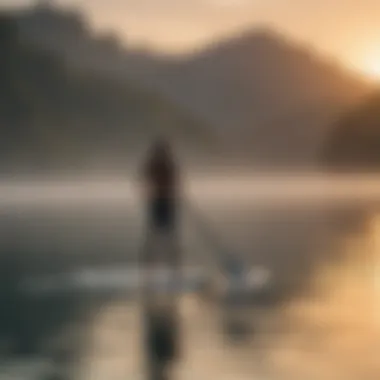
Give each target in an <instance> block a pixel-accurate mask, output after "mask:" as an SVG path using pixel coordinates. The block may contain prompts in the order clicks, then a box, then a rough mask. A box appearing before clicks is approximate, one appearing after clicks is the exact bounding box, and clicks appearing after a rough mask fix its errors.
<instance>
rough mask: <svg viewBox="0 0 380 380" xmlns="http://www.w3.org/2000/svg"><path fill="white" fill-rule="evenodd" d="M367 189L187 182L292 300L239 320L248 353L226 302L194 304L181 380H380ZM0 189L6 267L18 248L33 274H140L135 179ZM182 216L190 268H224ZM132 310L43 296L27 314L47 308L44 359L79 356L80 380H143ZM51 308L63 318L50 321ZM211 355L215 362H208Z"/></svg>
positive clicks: (337, 182) (372, 183) (104, 299)
mask: <svg viewBox="0 0 380 380" xmlns="http://www.w3.org/2000/svg"><path fill="white" fill-rule="evenodd" d="M264 178H265V179H264ZM357 179H358V178H356V181H355V178H354V179H353V178H337V177H335V178H331V177H324V178H322V179H321V177H320V176H319V177H318V176H311V175H309V176H305V175H300V176H292V177H290V176H288V177H285V176H271V177H269V176H266V177H265V176H262V175H261V176H258V177H257V178H254V177H252V178H249V179H248V178H239V179H238V178H232V177H229V178H208V179H202V180H200V179H194V178H193V179H192V180H191V181H188V182H187V187H186V188H185V189H184V193H186V196H187V199H191V202H192V205H193V206H194V207H196V208H197V209H199V210H201V212H202V214H203V216H204V218H205V219H206V220H207V223H209V224H210V225H211V226H212V228H213V229H215V231H217V235H218V236H220V237H222V238H223V239H224V240H225V241H227V242H228V245H229V246H230V247H232V249H233V250H234V251H235V252H236V255H239V257H241V258H242V260H244V263H245V264H246V265H252V266H253V265H263V266H265V267H267V268H270V270H271V271H272V272H273V275H274V282H273V289H272V291H273V292H274V293H275V294H278V296H279V297H280V298H283V301H284V300H285V302H283V301H281V303H277V301H275V302H274V303H272V304H268V306H266V307H263V306H260V307H259V306H254V305H253V306H251V307H249V308H248V309H246V310H245V311H244V312H243V311H241V315H242V316H243V315H244V317H242V318H246V319H248V320H249V321H250V323H251V324H252V326H253V331H254V333H253V335H252V337H250V339H249V341H248V342H249V343H246V344H245V345H243V346H235V345H231V343H228V339H227V338H226V336H225V334H226V332H224V328H223V320H224V318H225V311H223V307H222V306H221V305H220V304H219V301H218V298H211V299H209V301H207V303H204V301H202V300H201V299H198V300H197V298H196V297H195V298H194V297H192V296H186V297H184V298H183V300H182V310H183V316H182V318H183V330H184V332H183V334H184V340H183V342H184V344H185V346H186V349H185V352H186V359H184V361H183V362H182V364H180V365H179V368H178V371H179V374H178V376H177V378H178V379H182V378H187V377H186V376H187V373H186V371H188V370H186V368H192V371H193V372H192V374H193V375H194V374H195V373H197V374H198V375H199V378H207V376H222V373H223V374H224V376H225V377H224V378H236V376H241V378H242V379H244V378H252V376H258V377H259V378H263V379H266V378H270V377H269V376H275V378H276V379H280V380H282V379H284V380H285V379H300V380H301V379H305V378H307V379H314V378H315V379H317V378H321V377H320V376H323V378H326V379H330V378H331V379H340V378H341V379H343V378H345V379H346V378H350V377H349V376H351V378H352V379H355V378H358V377H357V376H359V375H360V376H362V378H365V379H369V380H371V379H376V375H377V374H378V373H379V368H378V364H377V359H376V357H377V356H376V355H375V353H378V347H377V346H376V344H377V343H376V342H377V337H378V325H377V323H378V319H376V317H375V316H376V310H375V309H376V301H378V298H377V297H380V295H379V294H378V293H376V292H377V290H376V288H375V283H376V277H377V274H376V272H375V261H376V253H377V251H378V250H379V249H380V248H378V247H376V246H375V245H374V240H373V238H374V237H375V236H376V235H377V228H379V227H377V226H378V222H377V220H378V218H379V215H380V213H379V214H378V212H377V210H376V205H377V204H378V199H377V196H376V195H377V194H380V192H378V191H377V190H378V189H379V184H380V181H379V180H378V179H377V178H366V179H365V180H362V182H359V181H358V180H357ZM0 190H1V191H0V201H1V204H2V214H1V223H2V225H3V226H4V227H5V228H3V234H2V239H1V241H2V243H1V244H2V246H3V247H2V252H3V254H2V257H4V254H5V256H6V253H7V252H15V253H13V260H14V263H19V264H20V263H21V264H23V266H25V264H26V263H27V273H28V274H29V275H33V276H37V278H38V276H46V275H47V274H50V275H53V277H54V276H58V274H60V273H65V272H72V273H74V272H75V271H77V272H78V271H79V272H80V271H86V270H89V269H94V268H95V269H96V268H97V269H100V270H102V268H103V270H110V271H111V272H112V270H115V269H116V268H117V270H119V273H120V271H122V270H124V269H123V268H125V271H126V272H127V271H128V268H129V269H130V268H135V267H136V264H137V263H138V255H139V252H140V249H141V243H142V241H143V239H144V207H143V206H144V205H143V195H142V194H140V193H139V190H140V189H139V187H138V186H136V183H134V182H133V181H129V182H128V181H120V180H119V181H115V180H112V181H111V180H107V181H101V180H97V181H94V180H91V181H81V182H79V181H78V182H76V181H72V182H70V181H65V182H46V181H45V182H42V181H41V182H37V181H36V182H30V183H26V182H17V181H13V182H8V183H5V182H3V183H2V184H1V185H0ZM339 200H341V201H342V202H338V201H339ZM183 214H184V215H183V224H182V227H183V235H182V236H183V250H184V251H183V252H184V255H185V268H201V269H204V268H206V269H207V270H209V269H210V268H216V264H217V255H216V253H215V252H213V250H212V248H211V247H207V246H205V244H204V242H203V241H202V239H201V237H200V236H198V235H197V234H196V232H195V231H194V226H193V225H192V222H191V220H189V217H188V216H186V215H185V214H186V212H185V211H184V213H183ZM358 221H359V222H358ZM358 252H359V253H358ZM107 268H108V269H107ZM21 269H22V268H21ZM21 269H20V270H21ZM22 270H25V269H22ZM215 270H216V269H215ZM111 272H110V273H111ZM210 272H211V270H210ZM110 275H111V274H110ZM54 298H56V300H55V301H54ZM136 301H137V300H136V299H135V298H134V296H132V297H131V296H130V295H129V296H127V292H124V291H123V292H122V293H120V292H119V291H117V290H108V291H107V292H103V291H99V292H98V294H97V292H95V293H94V292H88V291H87V292H83V291H82V292H79V291H74V293H73V292H71V293H70V292H69V293H67V294H66V293H62V292H58V293H57V294H56V295H55V296H54V295H50V296H49V297H48V298H46V296H44V297H41V298H40V297H37V298H33V300H32V301H31V305H34V308H35V309H36V310H39V308H40V312H39V313H38V312H37V311H36V314H35V315H34V316H32V317H30V318H32V319H33V321H34V322H33V323H34V324H36V323H37V322H36V321H38V320H39V321H40V323H39V324H41V323H42V324H46V321H48V320H53V322H51V324H52V328H51V329H50V330H49V331H44V330H43V329H41V327H38V328H37V327H34V328H35V329H36V331H39V334H40V337H42V339H39V343H38V345H37V346H35V347H34V349H33V351H34V355H35V357H41V358H43V357H45V355H46V353H49V352H51V351H50V349H49V348H48V347H51V345H53V346H54V347H61V348H62V347H63V346H65V347H69V348H70V350H71V351H72V350H74V352H75V354H74V356H77V357H79V358H80V359H77V360H75V363H74V362H71V364H70V365H69V366H70V368H71V370H72V371H74V369H73V368H75V371H74V372H75V376H74V375H73V376H74V377H72V378H75V379H80V380H82V379H83V380H86V379H90V378H93V376H94V373H98V376H103V378H104V377H105V376H106V377H109V376H113V375H114V376H116V377H117V376H120V377H122V376H124V375H125V376H127V375H128V374H129V375H132V374H133V373H135V374H137V373H140V371H141V368H142V367H141V366H142V364H141V354H140V353H139V352H140V351H139V348H138V347H140V345H141V341H140V335H139V331H140V330H139V323H140V322H139V308H138V302H136ZM51 302H55V304H56V305H57V306H56V308H57V314H60V316H59V318H58V319H57V317H55V318H53V317H52V315H51V313H50V312H49V313H47V312H46V307H48V308H49V309H50V308H51V307H52V306H51ZM38 305H40V306H38ZM41 305H42V306H41ZM43 305H46V306H45V308H44V306H43ZM59 305H61V306H60V307H59ZM227 314H228V310H227ZM28 322H30V321H28ZM39 324H37V325H39ZM206 326H207V327H206ZM73 329H74V330H73ZM65 331H66V332H65ZM68 331H76V333H74V334H76V335H77V337H78V339H79V340H80V341H81V343H82V344H81V345H80V346H76V347H75V349H74V347H72V346H73V342H71V343H70V340H69V342H67V339H63V337H64V336H65V335H67V334H68ZM42 332H43V333H42ZM78 332H80V334H79V333H78ZM62 334H63V335H62ZM78 334H79V335H78ZM37 335H38V334H37ZM120 336H122V337H123V339H121V338H120ZM79 337H80V338H79ZM30 339H31V338H30V337H29V338H28V340H30ZM32 340H33V339H32ZM51 341H53V342H55V343H54V344H53V343H51ZM48 342H50V343H48ZM57 342H58V343H57ZM91 342H92V343H91ZM202 347H207V354H206V353H204V354H203V357H200V355H201V354H200V353H201V351H202ZM369 351H370V353H369ZM202 352H203V351H202ZM47 355H48V356H49V355H50V354H47ZM353 358H354V359H355V360H353ZM206 362H207V365H206ZM181 368H182V369H181ZM181 371H182V372H181ZM91 374H92V375H91ZM117 374H119V375H117ZM354 374H355V376H356V377H355V376H354ZM228 375H230V377H228ZM260 376H261V377H260ZM318 376H319V377H318ZM371 376H372V377H371ZM100 378H101V377H100ZM220 378H223V377H220Z"/></svg>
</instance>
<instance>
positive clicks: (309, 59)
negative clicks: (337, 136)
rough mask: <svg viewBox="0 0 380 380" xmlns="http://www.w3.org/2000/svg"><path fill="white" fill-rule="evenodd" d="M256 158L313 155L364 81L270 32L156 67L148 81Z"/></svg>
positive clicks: (296, 159) (289, 159)
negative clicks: (333, 122) (160, 67)
mask: <svg viewBox="0 0 380 380" xmlns="http://www.w3.org/2000/svg"><path fill="white" fill-rule="evenodd" d="M151 81H152V82H153V83H155V86H156V87H157V88H159V89H160V90H161V91H162V92H163V93H164V94H165V95H167V96H168V97H169V98H170V99H173V100H175V101H176V102H178V103H179V104H181V105H182V106H184V107H187V108H188V109H189V110H191V111H192V112H193V113H194V114H196V115H200V116H202V117H203V119H204V120H207V122H208V123H210V124H212V125H214V126H215V129H216V130H219V131H220V132H221V133H222V134H223V135H224V136H225V139H226V141H227V142H228V143H230V144H232V142H233V141H234V140H235V142H236V145H237V146H238V149H239V150H241V147H242V144H243V146H244V147H245V149H244V151H246V152H248V153H249V157H250V159H251V160H253V161H256V162H257V161H258V162H262V163H270V164H280V163H289V164H290V163H292V164H297V163H301V162H303V163H305V162H310V161H311V160H315V159H316V158H317V152H318V150H319V149H320V144H321V143H322V141H323V139H324V137H325V134H326V133H327V132H328V130H329V126H330V123H331V122H332V121H334V119H335V118H336V117H337V116H338V115H339V113H340V112H341V111H342V110H344V109H345V108H346V107H350V106H351V105H353V104H355V103H356V102H357V101H358V99H360V98H361V97H362V96H363V95H364V94H366V93H367V91H368V86H367V85H366V84H365V83H364V82H363V81H362V80H361V79H359V78H357V77H356V76H355V75H353V74H351V73H349V72H348V71H347V70H346V71H345V70H343V69H342V68H341V67H339V66H337V65H334V64H332V63H330V62H327V61H326V60H323V59H321V58H319V57H318V56H317V55H316V54H315V53H313V52H311V51H308V50H306V49H304V48H303V47H299V46H295V45H294V44H293V43H292V42H289V41H287V40H285V39H284V37H283V36H281V35H278V34H276V33H274V32H272V31H266V30H263V31H256V30H255V31H253V32H247V33H246V34H243V35H238V36H236V37H233V38H231V39H229V40H226V41H221V42H219V43H218V44H216V45H212V46H210V47H208V48H206V49H205V50H203V51H201V52H199V53H198V54H196V55H194V56H191V57H187V58H185V59H182V60H180V61H178V62H174V63H172V64H169V65H167V66H166V67H164V68H163V69H159V70H157V71H156V72H155V74H154V75H153V79H152V80H151Z"/></svg>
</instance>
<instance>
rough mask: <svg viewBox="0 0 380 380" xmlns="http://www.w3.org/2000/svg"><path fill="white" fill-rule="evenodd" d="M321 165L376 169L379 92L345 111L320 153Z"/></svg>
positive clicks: (379, 157)
mask: <svg viewBox="0 0 380 380" xmlns="http://www.w3.org/2000/svg"><path fill="white" fill-rule="evenodd" d="M321 161H322V162H323V165H325V166H326V167H327V168H329V169H331V170H337V171H361V172H367V171H368V172H371V171H375V172H376V171H378V170H379V169H380V91H379V90H377V91H376V92H374V93H373V94H371V96H369V97H368V98H366V99H365V100H364V101H363V102H362V103H361V104H360V105H358V106H357V107H355V108H354V109H352V110H350V111H348V112H346V113H345V114H344V115H343V116H342V117H341V119H340V120H339V121H338V122H337V123H336V125H335V127H334V129H333V131H332V133H331V136H330V138H329V139H328V140H327V141H326V146H325V148H324V149H323V150H322V153H321Z"/></svg>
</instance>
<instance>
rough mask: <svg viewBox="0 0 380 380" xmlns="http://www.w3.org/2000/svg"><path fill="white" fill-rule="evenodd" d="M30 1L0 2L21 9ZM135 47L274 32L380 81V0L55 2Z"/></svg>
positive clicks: (181, 48) (174, 49) (178, 48)
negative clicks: (244, 32) (77, 10)
mask: <svg viewBox="0 0 380 380" xmlns="http://www.w3.org/2000/svg"><path fill="white" fill-rule="evenodd" d="M30 1H31V0H0V4H2V5H10V4H11V5H19V4H24V3H28V2H30ZM53 1H56V2H58V3H62V4H69V5H75V6H78V7H80V8H81V9H83V10H85V12H86V14H87V15H88V16H89V17H90V19H91V21H92V22H93V24H94V25H95V26H96V27H97V28H101V29H108V30H113V31H116V32H117V33H118V34H120V35H121V36H122V38H123V39H125V41H126V42H128V43H131V44H140V45H145V46H147V47H153V48H155V49H159V50H163V51H165V52H170V53H182V52H187V51H189V50H192V49H197V48H199V47H200V46H203V45H204V44H206V43H209V42H211V41H213V40H215V39H219V38H222V37H225V36H228V35H231V34H235V33H239V32H240V31H242V30H246V29H250V28H259V27H263V26H270V27H272V28H274V29H277V30H278V31H280V32H283V33H284V34H286V35H287V36H288V37H290V38H293V39H295V40H297V41H298V42H302V43H303V44H306V45H308V47H312V48H315V49H317V50H318V51H320V52H321V53H322V54H325V55H329V56H331V57H332V58H333V59H336V60H339V61H342V62H343V63H344V64H346V65H347V66H349V67H351V68H354V69H357V70H359V71H361V72H364V73H367V74H368V75H373V76H376V77H378V78H379V80H380V21H379V20H380V0H53Z"/></svg>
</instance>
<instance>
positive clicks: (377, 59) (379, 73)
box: [361, 51, 380, 81]
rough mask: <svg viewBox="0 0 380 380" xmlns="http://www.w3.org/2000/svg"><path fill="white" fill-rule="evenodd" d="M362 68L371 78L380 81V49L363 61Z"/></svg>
mask: <svg viewBox="0 0 380 380" xmlns="http://www.w3.org/2000/svg"><path fill="white" fill-rule="evenodd" d="M361 69H362V71H363V72H364V74H366V75H367V76H368V77H370V78H371V79H373V80H376V81H380V51H378V52H376V53H372V54H369V55H367V58H365V59H364V60H363V61H362V64H361Z"/></svg>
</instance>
